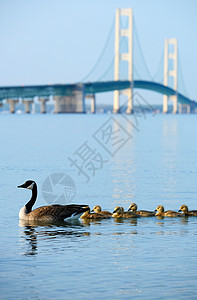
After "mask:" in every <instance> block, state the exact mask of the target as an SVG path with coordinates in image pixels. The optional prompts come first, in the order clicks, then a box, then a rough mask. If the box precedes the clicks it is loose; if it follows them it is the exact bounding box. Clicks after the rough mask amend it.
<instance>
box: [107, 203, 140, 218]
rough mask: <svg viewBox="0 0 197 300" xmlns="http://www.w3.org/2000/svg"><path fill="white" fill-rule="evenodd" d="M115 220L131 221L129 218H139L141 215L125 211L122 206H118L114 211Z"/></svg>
mask: <svg viewBox="0 0 197 300" xmlns="http://www.w3.org/2000/svg"><path fill="white" fill-rule="evenodd" d="M112 217H113V218H125V219H129V218H139V217H140V215H137V214H135V213H133V212H131V211H127V212H125V211H124V208H123V207H120V206H116V207H115V209H114V211H113V215H112Z"/></svg>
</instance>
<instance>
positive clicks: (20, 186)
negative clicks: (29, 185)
mask: <svg viewBox="0 0 197 300" xmlns="http://www.w3.org/2000/svg"><path fill="white" fill-rule="evenodd" d="M17 187H18V188H25V187H24V184H21V185H18V186H17Z"/></svg>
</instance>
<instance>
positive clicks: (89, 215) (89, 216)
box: [81, 208, 110, 220]
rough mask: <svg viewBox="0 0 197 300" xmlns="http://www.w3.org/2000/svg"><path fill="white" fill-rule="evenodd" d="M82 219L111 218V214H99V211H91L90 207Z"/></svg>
mask: <svg viewBox="0 0 197 300" xmlns="http://www.w3.org/2000/svg"><path fill="white" fill-rule="evenodd" d="M81 219H91V220H92V219H93V220H101V219H110V216H107V215H103V214H99V213H91V212H90V208H89V209H88V210H87V211H86V212H85V213H83V215H82V216H81Z"/></svg>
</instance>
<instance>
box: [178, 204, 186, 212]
mask: <svg viewBox="0 0 197 300" xmlns="http://www.w3.org/2000/svg"><path fill="white" fill-rule="evenodd" d="M180 211H182V212H184V213H188V207H187V205H185V204H183V205H181V207H180V209H179V212H180Z"/></svg>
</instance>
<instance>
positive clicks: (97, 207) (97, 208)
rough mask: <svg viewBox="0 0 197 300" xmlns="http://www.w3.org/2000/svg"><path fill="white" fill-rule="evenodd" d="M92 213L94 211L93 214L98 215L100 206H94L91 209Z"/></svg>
mask: <svg viewBox="0 0 197 300" xmlns="http://www.w3.org/2000/svg"><path fill="white" fill-rule="evenodd" d="M92 211H94V212H95V213H100V212H101V207H100V205H96V206H95V207H94V208H93V210H92Z"/></svg>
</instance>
